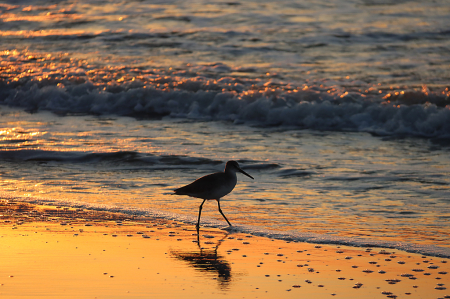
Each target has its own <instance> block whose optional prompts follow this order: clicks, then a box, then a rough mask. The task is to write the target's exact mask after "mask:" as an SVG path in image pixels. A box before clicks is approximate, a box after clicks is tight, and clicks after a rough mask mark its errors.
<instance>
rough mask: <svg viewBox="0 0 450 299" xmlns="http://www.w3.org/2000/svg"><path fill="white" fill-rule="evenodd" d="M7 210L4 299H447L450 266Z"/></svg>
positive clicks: (180, 226) (0, 229) (157, 223)
mask: <svg viewBox="0 0 450 299" xmlns="http://www.w3.org/2000/svg"><path fill="white" fill-rule="evenodd" d="M0 203H1V204H0V213H1V215H2V216H1V217H0V239H1V240H2V242H1V245H0V247H1V250H2V253H3V254H2V256H1V257H0V263H1V265H2V267H0V296H2V297H4V298H24V297H27V296H37V295H40V296H45V297H55V298H126V297H132V298H148V296H158V297H179V296H183V297H186V298H194V297H196V298H198V296H199V295H201V296H203V297H205V298H213V297H214V298H218V297H219V298H220V297H231V298H237V297H240V298H242V297H243V298H274V296H280V295H282V296H283V298H291V297H292V298H298V297H300V296H304V297H311V296H314V298H330V297H336V298H351V297H355V296H358V297H364V298H405V297H407V298H450V290H447V287H448V285H447V283H446V281H448V275H449V274H447V273H448V272H450V259H448V258H439V257H430V256H424V255H421V254H413V253H407V252H403V251H400V250H392V249H382V248H359V247H348V246H343V245H325V244H321V245H318V244H311V243H305V242H291V241H285V240H277V239H271V238H267V237H259V236H254V235H249V234H246V233H239V232H237V233H236V232H227V231H223V230H220V229H217V228H205V227H201V228H200V231H199V234H198V235H197V231H196V230H195V228H194V226H193V225H190V224H184V223H180V222H176V221H172V220H163V219H151V218H149V217H139V216H133V215H124V214H120V213H111V212H102V211H92V210H83V209H79V208H68V207H53V206H44V205H33V204H29V203H18V202H10V203H8V202H6V201H1V202H0ZM198 241H200V242H199V243H198Z"/></svg>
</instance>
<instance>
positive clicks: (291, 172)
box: [278, 169, 315, 178]
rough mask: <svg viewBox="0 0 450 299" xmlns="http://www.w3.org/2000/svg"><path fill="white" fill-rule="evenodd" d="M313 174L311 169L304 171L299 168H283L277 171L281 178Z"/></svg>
mask: <svg viewBox="0 0 450 299" xmlns="http://www.w3.org/2000/svg"><path fill="white" fill-rule="evenodd" d="M313 174H315V173H314V172H312V171H305V170H300V169H283V170H280V171H279V172H278V176H280V177H282V178H290V177H305V176H310V175H313Z"/></svg>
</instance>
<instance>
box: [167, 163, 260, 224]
mask: <svg viewBox="0 0 450 299" xmlns="http://www.w3.org/2000/svg"><path fill="white" fill-rule="evenodd" d="M236 172H240V173H243V174H245V175H246V176H248V177H249V178H251V179H253V177H252V176H251V175H249V174H248V173H246V172H245V171H243V170H242V169H241V168H240V167H239V164H238V162H236V161H228V162H227V164H226V166H225V170H224V171H223V172H216V173H212V174H208V175H205V176H203V177H201V178H199V179H197V180H195V181H193V182H192V183H190V184H189V185H186V186H184V187H181V188H178V189H175V190H174V192H175V194H177V195H187V196H191V197H196V198H201V199H203V202H202V204H201V205H200V208H199V210H198V221H197V225H196V228H197V229H198V228H199V227H200V216H201V214H202V208H203V204H204V203H205V201H207V200H211V199H215V200H216V201H217V205H218V207H219V212H220V214H222V216H223V218H225V220H226V221H227V222H228V225H230V226H232V225H231V223H230V221H228V219H227V217H225V214H224V213H223V212H222V209H221V208H220V199H221V198H222V197H224V196H225V195H227V194H228V193H230V192H231V191H233V189H234V186H236V183H237V177H236Z"/></svg>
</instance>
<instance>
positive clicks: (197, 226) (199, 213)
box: [195, 199, 206, 230]
mask: <svg viewBox="0 0 450 299" xmlns="http://www.w3.org/2000/svg"><path fill="white" fill-rule="evenodd" d="M205 201H206V199H204V200H203V202H202V204H201V205H200V209H199V210H198V221H197V225H196V226H195V227H196V228H197V230H198V229H199V227H200V215H201V214H202V208H203V204H204V203H205Z"/></svg>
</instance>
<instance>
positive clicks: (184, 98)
mask: <svg viewBox="0 0 450 299" xmlns="http://www.w3.org/2000/svg"><path fill="white" fill-rule="evenodd" d="M449 13H450V6H449V5H448V3H446V2H445V1H434V2H430V3H428V2H426V3H423V2H421V1H406V2H399V1H392V2H390V1H383V3H379V2H377V1H360V2H358V1H356V2H348V1H334V2H333V1H332V2H330V1H326V2H320V1H319V2H317V1H302V2H301V3H295V2H292V1H287V2H279V1H277V2H276V3H275V2H265V1H240V2H226V3H225V2H220V1H208V2H202V1H199V2H192V1H189V2H181V1H164V2H161V3H153V1H152V2H151V3H149V2H147V1H130V2H127V3H123V2H120V1H109V2H108V5H105V3H104V2H103V1H65V2H60V3H56V4H55V3H53V2H51V3H50V2H47V1H40V2H39V4H36V3H35V2H28V1H21V2H20V3H9V2H5V3H3V4H0V18H1V20H2V23H1V27H0V51H1V53H0V62H1V65H0V69H1V75H0V103H1V104H2V106H1V109H0V113H1V119H0V146H1V151H0V175H1V181H0V183H1V186H2V190H3V191H6V192H7V193H8V192H9V193H10V194H13V195H14V196H19V197H23V196H25V197H30V196H31V197H34V196H40V197H43V198H50V199H52V198H53V199H67V200H73V201H76V202H86V203H92V204H104V205H106V206H108V205H109V206H119V207H123V208H137V209H157V210H162V211H168V212H176V213H178V214H180V215H184V216H188V217H193V218H195V215H196V213H197V211H198V205H199V201H198V200H195V199H192V198H188V197H177V196H172V195H169V194H170V193H171V191H172V190H173V189H174V188H176V187H179V186H182V185H184V184H186V183H189V182H191V181H192V180H193V179H195V178H197V177H199V176H202V175H204V174H208V173H211V172H215V171H221V170H223V168H224V165H225V162H226V161H227V160H230V159H236V160H238V161H239V162H240V164H241V166H242V167H243V169H244V170H245V171H247V172H248V173H250V174H251V175H252V176H254V177H255V179H256V180H255V181H250V180H248V179H247V178H246V177H244V176H242V177H239V178H238V185H237V187H236V189H235V190H234V191H233V192H232V193H231V194H230V195H228V196H227V197H225V198H224V199H223V210H224V211H225V213H226V214H227V215H228V217H229V219H230V221H231V222H232V223H235V224H238V225H243V224H245V225H251V226H256V227H260V228H269V229H273V230H275V231H277V230H278V231H285V232H286V231H297V232H315V233H323V234H332V235H336V236H344V237H353V238H356V237H361V238H368V239H379V240H390V241H393V242H395V241H399V240H400V241H403V242H412V243H416V244H417V243H418V244H432V245H437V246H445V247H450V242H449V240H450V238H449V237H450V236H449V231H450V230H449V228H450V223H449V219H450V209H449V198H450V190H449V189H450V187H449V183H450V179H449V174H450V158H449V155H448V146H449V144H450V142H449V140H450V108H449V107H450V105H449V103H450V100H449V96H450V91H449V85H448V82H450V71H449V68H448V65H449V63H450V56H449V55H448V53H449V52H450V39H449V38H448V36H449V31H448V28H449V25H450V23H449V19H448V14H449ZM25 111H26V112H25ZM30 113H32V114H30ZM204 216H205V218H208V217H209V218H210V219H218V220H219V219H221V216H220V214H218V212H217V210H216V206H215V205H214V204H213V203H208V204H207V205H205V207H204Z"/></svg>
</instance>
